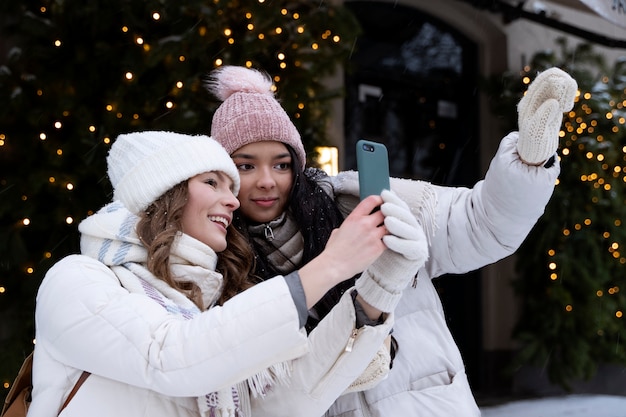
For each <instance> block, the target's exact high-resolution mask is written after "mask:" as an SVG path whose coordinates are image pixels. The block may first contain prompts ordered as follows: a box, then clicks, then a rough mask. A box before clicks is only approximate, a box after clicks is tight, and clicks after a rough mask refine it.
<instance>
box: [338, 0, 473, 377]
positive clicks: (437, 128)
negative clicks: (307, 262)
mask: <svg viewBox="0 0 626 417" xmlns="http://www.w3.org/2000/svg"><path fill="white" fill-rule="evenodd" d="M345 5H346V6H347V7H349V8H350V9H351V10H352V11H353V12H354V14H355V15H356V17H357V19H358V20H359V22H360V23H361V26H362V28H363V34H362V35H361V36H360V37H359V39H358V41H357V43H356V45H355V51H354V54H353V56H352V58H351V64H350V67H349V68H347V70H346V75H345V78H346V79H345V81H346V83H345V85H346V94H347V95H346V101H345V103H346V108H345V117H346V118H345V123H346V125H345V137H346V149H347V152H346V155H345V164H346V169H356V159H355V153H354V149H355V146H356V142H357V141H358V140H359V139H368V140H372V141H376V142H382V143H384V144H385V145H386V146H387V148H388V151H389V169H390V173H391V175H392V176H395V177H404V178H415V179H423V180H428V181H431V182H433V183H435V184H440V185H450V186H473V185H474V183H475V182H476V181H477V180H478V179H479V176H480V161H479V139H478V132H479V126H478V95H477V91H476V86H477V73H478V70H477V59H476V57H477V47H476V45H475V44H474V43H472V42H471V41H470V40H469V39H468V38H467V37H465V36H463V35H462V34H461V33H459V32H458V31H456V30H455V29H454V28H452V27H451V26H449V25H447V24H446V23H444V22H442V21H440V20H438V19H436V18H434V17H433V16H430V15H428V14H424V13H422V12H420V11H418V10H416V9H412V8H409V7H405V6H400V5H397V4H395V3H382V2H371V1H347V2H346V3H345ZM435 286H436V287H437V289H438V291H439V293H440V296H441V299H442V302H443V305H444V309H445V310H446V315H447V319H448V325H449V327H450V329H451V331H452V334H453V335H454V337H455V339H456V341H457V343H458V345H459V348H460V349H461V353H462V354H463V357H464V359H465V362H466V365H467V373H468V377H469V379H470V382H471V383H472V386H473V387H474V388H479V387H478V385H479V384H480V380H481V377H480V374H479V370H480V368H481V366H480V357H481V352H482V329H481V323H482V318H481V299H480V273H479V272H473V273H470V274H467V275H463V276H443V277H440V278H438V279H436V280H435Z"/></svg>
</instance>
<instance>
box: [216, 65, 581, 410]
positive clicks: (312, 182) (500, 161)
mask: <svg viewBox="0 0 626 417" xmlns="http://www.w3.org/2000/svg"><path fill="white" fill-rule="evenodd" d="M208 88H209V91H210V92H212V93H213V94H214V95H215V96H216V97H217V98H219V99H220V100H221V101H223V103H222V104H221V105H220V107H219V108H218V109H217V110H216V112H215V115H214V117H213V122H212V125H211V136H212V137H213V138H214V139H215V140H217V141H218V142H220V143H221V144H222V145H223V146H224V147H225V148H226V150H227V151H228V152H229V153H230V155H231V157H232V158H233V160H234V162H235V164H236V166H237V168H238V170H239V174H240V177H241V191H240V193H239V200H240V202H241V206H240V208H239V209H238V210H237V211H236V213H235V220H234V224H235V225H236V226H237V227H238V228H239V229H240V230H241V231H242V232H243V233H244V234H246V235H247V237H248V239H249V241H250V242H251V244H252V246H253V247H254V249H255V252H256V270H257V274H258V275H259V276H261V277H266V278H269V277H272V276H274V275H276V274H288V273H289V272H291V271H292V270H294V269H297V268H298V267H299V266H300V265H302V264H303V263H306V262H308V260H310V259H312V258H313V257H315V256H316V254H317V253H319V252H320V251H321V250H323V249H324V245H325V244H326V242H327V239H328V237H329V236H330V232H331V230H332V229H333V228H335V227H337V226H338V225H339V224H341V222H342V220H343V219H344V217H345V216H346V215H348V214H349V213H350V212H351V211H352V210H353V209H354V208H355V207H356V205H357V204H358V201H359V200H358V196H359V187H358V174H357V173H356V172H342V173H340V174H339V175H337V176H335V177H329V176H327V175H326V174H324V173H323V172H321V171H320V170H316V169H312V168H306V167H305V162H306V154H305V150H304V147H303V145H302V141H301V139H300V135H299V134H298V132H297V130H296V128H295V126H294V125H293V123H292V122H291V120H290V119H289V117H288V116H287V114H286V113H285V111H284V110H283V109H282V107H281V106H280V104H279V103H278V101H276V99H275V98H274V95H273V91H272V81H271V78H270V77H269V76H267V75H266V74H264V73H262V72H259V71H257V70H253V69H247V68H243V67H230V66H227V67H222V68H218V69H217V70H215V71H214V72H213V73H211V78H210V80H209V82H208ZM576 93H577V84H576V82H575V80H573V79H572V78H571V77H570V76H569V75H568V74H566V73H564V72H563V71H561V70H560V69H558V68H551V69H549V70H547V71H545V72H543V73H541V74H539V76H538V77H537V78H536V79H535V80H534V82H533V83H532V84H531V85H530V87H529V89H528V91H527V92H526V95H525V96H524V98H523V99H522V100H521V101H520V103H519V105H518V114H519V129H520V130H519V132H512V133H510V134H509V135H507V136H506V137H505V138H503V139H502V141H501V144H500V147H499V149H498V151H497V153H496V155H495V156H494V158H493V159H492V161H491V165H490V168H489V170H488V172H487V174H486V176H485V178H484V179H483V180H481V181H479V182H478V183H477V184H475V185H474V187H473V188H471V189H468V188H464V187H442V186H437V185H434V184H430V183H427V182H423V181H416V180H408V179H395V178H392V180H391V192H389V191H384V192H383V194H382V198H383V200H385V199H388V200H394V201H395V200H396V199H397V200H400V201H404V202H406V203H407V205H408V207H409V210H410V215H409V217H412V218H413V220H415V221H417V222H418V224H419V226H420V227H421V228H423V230H424V232H425V233H426V237H427V241H428V253H429V258H428V260H427V261H426V262H425V264H424V265H422V266H421V267H420V268H419V271H418V273H417V275H416V276H415V271H414V270H411V269H410V268H406V269H405V262H408V260H410V259H411V258H412V257H413V256H414V253H413V252H412V250H414V249H408V250H406V251H401V250H400V251H397V252H394V251H391V250H387V251H385V252H384V253H383V255H381V257H380V258H379V259H378V260H377V261H376V262H374V263H373V264H372V265H371V266H370V267H369V268H368V269H366V271H365V272H363V274H362V275H361V276H360V277H358V278H356V280H353V281H352V280H350V281H346V282H344V283H342V284H340V285H338V286H337V287H335V288H333V289H332V290H331V291H329V292H328V293H327V294H326V295H325V296H324V297H323V298H322V299H321V300H320V301H319V302H318V303H316V304H315V306H314V307H313V308H312V309H311V310H310V312H309V319H308V323H307V329H308V330H309V331H313V332H314V330H313V329H315V327H316V326H317V325H318V323H321V322H323V319H324V317H325V315H326V314H327V313H328V312H329V311H332V308H333V306H334V305H335V304H336V302H337V300H339V299H341V297H342V294H343V293H344V292H345V293H350V294H352V295H353V297H354V301H355V308H356V309H357V311H361V312H362V311H365V312H367V313H368V314H366V315H363V314H362V313H361V314H360V315H358V314H357V324H356V325H357V327H359V326H361V325H364V324H368V325H373V326H374V327H375V325H376V324H377V321H376V319H375V317H376V314H377V313H378V312H380V311H382V312H386V313H391V312H394V311H395V324H394V331H393V336H394V339H395V340H397V343H398V346H399V347H398V349H397V351H395V352H394V353H395V359H394V362H393V369H391V370H390V372H389V375H388V377H387V378H386V379H385V380H383V381H381V382H380V383H378V384H377V385H376V386H375V387H373V388H371V389H368V390H367V391H359V392H350V393H345V395H341V394H342V392H341V390H338V391H337V392H336V393H335V395H336V396H338V397H339V396H340V397H339V398H338V399H337V401H335V403H334V404H333V405H332V406H331V407H330V408H329V409H328V410H327V411H326V413H325V414H324V415H325V416H342V417H348V416H350V417H356V416H362V415H376V416H399V415H410V416H425V417H426V416H428V417H444V416H446V417H447V416H452V415H453V416H479V415H480V411H479V409H478V407H477V405H476V401H475V400H474V397H473V394H472V392H471V389H470V386H469V383H468V380H467V376H466V374H465V368H464V364H463V360H462V357H461V354H460V352H459V349H458V347H457V346H456V343H455V341H454V339H453V337H452V335H451V333H450V331H449V329H448V327H447V324H446V319H445V316H444V312H443V308H442V305H441V301H440V299H439V296H438V294H437V292H436V290H435V288H434V286H433V283H432V279H434V278H436V277H439V276H441V275H444V274H448V273H452V274H461V273H466V272H469V271H472V270H475V269H478V268H481V267H483V266H485V265H488V264H490V263H493V262H496V261H498V260H500V259H502V258H504V257H506V256H508V255H510V254H512V253H513V252H514V251H515V250H516V249H517V248H518V247H519V245H520V244H521V243H522V241H523V240H524V239H525V237H526V236H527V234H528V233H529V232H530V230H531V228H532V227H533V225H534V224H535V223H536V221H537V220H538V218H539V217H540V216H541V215H542V213H543V211H544V208H545V205H546V204H547V203H548V201H549V199H550V197H551V195H552V192H553V189H554V186H555V182H556V179H557V177H558V174H559V172H560V166H559V161H558V158H556V150H557V148H558V140H559V130H560V127H561V123H562V118H563V113H564V112H566V111H569V110H570V109H571V108H572V107H573V103H574V99H575V96H576ZM407 221H408V220H405V222H407ZM413 277H415V278H414V279H412V278H413ZM409 283H410V285H409ZM405 287H406V288H405ZM320 320H321V321H320ZM364 327H369V326H367V325H366V326H364ZM283 394H284V392H283V393H281V395H283ZM298 394H302V393H301V392H300V391H298ZM306 394H308V395H310V396H315V392H307V393H306ZM269 395H272V393H270V394H269ZM298 398H299V397H298V396H297V395H293V396H289V395H288V396H286V397H285V398H284V399H283V401H282V404H281V407H280V408H273V406H272V404H271V403H270V402H267V403H266V404H265V405H263V404H261V405H260V406H259V409H260V410H263V411H264V413H261V414H260V415H267V416H270V415H271V416H283V415H284V416H288V415H295V414H293V413H294V410H298V404H297V399H298ZM256 401H257V402H260V403H262V402H263V399H259V400H256ZM297 414H298V415H303V414H302V413H297ZM322 414H323V413H317V415H322ZM307 415H309V414H307ZM310 415H314V414H310Z"/></svg>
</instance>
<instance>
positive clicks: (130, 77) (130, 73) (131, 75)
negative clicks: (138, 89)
mask: <svg viewBox="0 0 626 417" xmlns="http://www.w3.org/2000/svg"><path fill="white" fill-rule="evenodd" d="M124 77H126V79H127V80H132V79H133V77H134V75H133V73H132V72H130V71H128V72H127V73H126V74H124Z"/></svg>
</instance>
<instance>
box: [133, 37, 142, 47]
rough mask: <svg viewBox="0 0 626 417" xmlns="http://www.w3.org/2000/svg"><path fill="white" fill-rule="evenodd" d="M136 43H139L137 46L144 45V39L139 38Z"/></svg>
mask: <svg viewBox="0 0 626 417" xmlns="http://www.w3.org/2000/svg"><path fill="white" fill-rule="evenodd" d="M135 42H136V43H137V45H143V38H142V37H139V36H137V38H136V39H135Z"/></svg>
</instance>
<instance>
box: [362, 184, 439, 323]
mask: <svg viewBox="0 0 626 417" xmlns="http://www.w3.org/2000/svg"><path fill="white" fill-rule="evenodd" d="M381 197H382V198H383V201H384V202H383V204H382V205H381V206H380V210H381V211H382V213H383V214H384V215H385V226H386V227H387V230H388V231H389V234H388V235H385V236H384V237H383V242H384V243H385V245H387V249H386V250H385V251H384V252H383V253H382V255H380V256H379V257H378V259H376V260H375V261H374V263H372V264H371V265H370V266H369V267H368V268H367V269H366V270H365V271H364V272H363V274H361V276H360V277H359V278H358V279H357V281H356V290H357V291H358V293H359V294H360V295H361V297H363V299H364V300H365V301H366V302H367V303H368V304H370V305H371V306H373V307H376V308H377V309H379V310H380V311H383V312H385V313H390V312H392V311H393V310H394V309H395V307H396V305H397V304H398V301H400V297H401V296H402V290H404V288H406V286H407V285H408V283H409V282H410V281H411V279H412V278H413V277H414V276H415V274H417V271H418V270H419V269H420V268H421V267H422V266H423V265H424V262H426V259H427V258H428V244H427V241H426V235H425V234H424V231H423V230H422V227H421V226H420V225H419V224H418V223H417V220H416V219H415V216H413V214H412V213H411V210H410V209H409V206H408V205H407V204H406V203H405V202H404V201H402V199H400V197H398V196H397V195H396V194H395V193H393V192H392V191H389V190H385V191H383V192H382V193H381Z"/></svg>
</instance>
